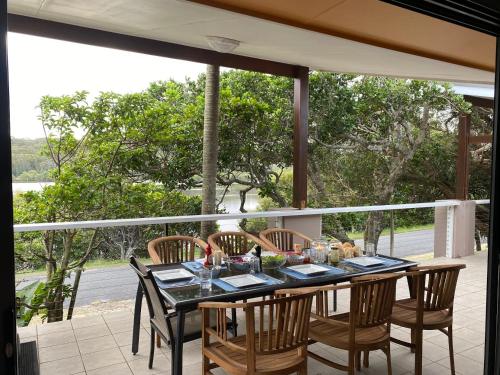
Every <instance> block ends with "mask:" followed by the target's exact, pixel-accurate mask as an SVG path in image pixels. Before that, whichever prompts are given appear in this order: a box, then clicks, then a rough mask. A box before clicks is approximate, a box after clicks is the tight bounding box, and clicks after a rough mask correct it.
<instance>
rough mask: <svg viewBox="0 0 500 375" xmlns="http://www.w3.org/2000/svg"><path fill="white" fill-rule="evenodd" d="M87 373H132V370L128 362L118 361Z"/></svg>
mask: <svg viewBox="0 0 500 375" xmlns="http://www.w3.org/2000/svg"><path fill="white" fill-rule="evenodd" d="M87 375H132V371H131V370H130V368H129V367H128V365H127V364H126V363H118V364H115V365H111V366H106V367H101V368H99V369H96V370H90V371H87Z"/></svg>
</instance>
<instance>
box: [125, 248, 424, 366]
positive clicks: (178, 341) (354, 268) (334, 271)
mask: <svg viewBox="0 0 500 375" xmlns="http://www.w3.org/2000/svg"><path fill="white" fill-rule="evenodd" d="M376 258H378V260H379V261H380V262H382V263H381V264H377V265H370V266H360V265H357V264H353V263H351V262H350V261H349V259H347V260H344V261H341V262H339V263H338V264H336V265H335V266H334V267H331V266H328V265H326V264H325V265H324V266H326V267H328V268H329V269H330V270H329V271H328V272H324V273H320V274H314V275H310V276H306V275H301V274H298V273H296V272H293V271H291V270H290V269H288V267H286V266H284V267H281V268H277V269H263V270H262V272H261V273H257V274H255V276H258V277H261V278H262V279H263V280H265V282H264V283H262V284H260V285H254V286H248V287H242V288H234V287H228V286H227V285H226V284H225V283H224V282H223V280H220V279H221V278H223V277H227V276H234V275H238V274H241V273H240V272H237V271H229V270H228V269H224V268H223V269H222V270H221V271H220V275H218V278H216V279H213V280H212V285H211V288H210V289H209V290H207V289H202V288H201V287H200V284H199V283H194V284H192V283H188V284H187V285H185V286H179V284H178V283H173V284H172V286H170V285H165V284H164V283H162V284H160V285H159V288H160V292H161V294H162V296H163V298H164V299H165V302H166V304H167V305H168V306H169V308H170V309H172V310H173V311H174V312H175V314H176V317H177V324H176V327H175V329H176V333H175V335H174V336H175V338H174V340H175V342H174V345H175V348H176V350H175V353H174V355H173V358H172V364H171V365H172V373H173V374H176V375H182V362H183V358H182V356H183V339H182V338H183V336H184V326H185V316H186V314H187V313H188V312H191V311H194V310H196V309H197V308H198V304H199V303H201V302H208V301H218V302H237V301H241V300H249V299H252V298H258V297H265V296H270V295H272V294H273V293H274V291H275V290H278V289H287V288H300V287H311V286H322V285H332V284H338V283H342V282H348V281H350V280H351V279H352V278H353V277H356V276H363V275H368V274H374V273H387V272H400V271H406V270H408V269H409V268H411V267H414V266H416V265H417V263H416V262H413V261H411V260H406V259H400V258H394V257H389V256H384V255H377V256H376ZM196 267H197V266H196V264H195V262H187V263H174V264H156V265H150V266H148V268H149V269H151V271H152V272H153V274H154V272H157V271H162V270H169V269H176V268H183V269H187V270H188V271H190V272H194V273H193V276H195V273H196V272H195V270H196ZM142 299H143V291H142V287H141V285H140V283H139V284H138V288H137V293H136V299H135V307H134V321H133V334H132V353H133V354H136V353H137V352H138V350H139V333H140V321H141V308H142ZM232 319H233V327H235V324H236V322H235V320H234V319H235V316H234V315H233V317H232ZM200 330H201V327H200Z"/></svg>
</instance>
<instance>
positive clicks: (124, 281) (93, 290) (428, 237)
mask: <svg viewBox="0 0 500 375" xmlns="http://www.w3.org/2000/svg"><path fill="white" fill-rule="evenodd" d="M356 243H358V244H361V243H362V241H356ZM394 243H395V245H394V247H395V251H394V256H397V257H404V256H408V255H417V254H424V253H428V252H430V251H432V249H433V245H434V231H433V230H432V229H430V230H421V231H414V232H407V233H400V234H396V235H395V242H394ZM378 252H379V254H385V255H389V236H383V237H381V238H380V241H379V250H378ZM40 278H43V277H40V276H38V277H29V278H26V279H25V281H24V282H22V283H21V284H19V287H22V286H23V285H26V283H28V282H31V281H32V280H35V279H40ZM70 282H72V280H69V281H68V283H70ZM136 289H137V276H136V275H135V274H134V272H133V271H132V270H131V269H130V267H129V266H120V267H110V268H101V269H93V270H87V271H85V272H83V273H82V276H81V279H80V287H79V289H78V295H77V299H76V306H86V305H89V304H91V303H92V302H95V301H99V302H107V301H120V300H127V299H132V298H134V296H135V292H136ZM66 303H67V302H66Z"/></svg>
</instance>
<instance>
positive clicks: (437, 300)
mask: <svg viewBox="0 0 500 375" xmlns="http://www.w3.org/2000/svg"><path fill="white" fill-rule="evenodd" d="M463 268H465V264H454V265H437V266H421V267H415V268H413V269H412V270H410V271H414V272H415V274H414V276H413V277H412V279H413V281H412V282H411V283H410V284H411V285H410V296H411V297H412V298H415V299H417V301H418V305H421V306H422V307H423V311H440V310H446V309H451V308H452V307H453V301H454V299H455V289H456V286H457V281H458V274H459V273H460V270H461V269H463ZM419 290H420V296H419V295H418V294H419V293H418V291H419ZM419 300H421V301H419ZM417 307H418V306H417Z"/></svg>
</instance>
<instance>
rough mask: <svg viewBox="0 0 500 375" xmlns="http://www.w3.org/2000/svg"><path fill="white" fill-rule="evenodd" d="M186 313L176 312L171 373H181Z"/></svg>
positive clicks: (179, 374)
mask: <svg viewBox="0 0 500 375" xmlns="http://www.w3.org/2000/svg"><path fill="white" fill-rule="evenodd" d="M185 318H186V313H185V312H184V311H183V310H180V311H178V313H177V333H176V335H175V345H174V348H175V350H174V353H173V357H174V358H172V374H175V375H182V349H183V344H184V323H185Z"/></svg>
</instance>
